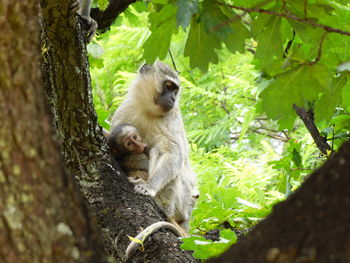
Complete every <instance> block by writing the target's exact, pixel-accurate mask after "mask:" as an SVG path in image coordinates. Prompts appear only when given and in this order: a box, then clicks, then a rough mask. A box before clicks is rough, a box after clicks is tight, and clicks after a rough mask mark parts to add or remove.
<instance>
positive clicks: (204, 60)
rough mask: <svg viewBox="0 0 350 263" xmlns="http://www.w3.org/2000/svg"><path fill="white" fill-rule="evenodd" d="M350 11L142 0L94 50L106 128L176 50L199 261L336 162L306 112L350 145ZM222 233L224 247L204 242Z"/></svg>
mask: <svg viewBox="0 0 350 263" xmlns="http://www.w3.org/2000/svg"><path fill="white" fill-rule="evenodd" d="M305 3H306V4H305ZM348 10H349V4H348V2H347V1H343V0H339V1H332V0H312V1H304V0H295V1H282V0H276V1H273V0H271V1H263V0H247V1H242V0H234V1H233V0H232V1H231V0H225V1H224V0H222V1H221V3H220V1H211V0H203V1H198V0H188V1H184V0H153V1H146V2H136V3H135V4H134V5H132V6H131V7H130V8H128V10H126V11H125V12H124V13H123V15H121V16H120V17H119V18H118V20H117V21H116V24H115V25H114V26H113V27H112V28H111V30H110V31H109V32H108V33H106V34H104V35H103V36H101V38H100V39H98V40H96V41H95V42H94V43H93V44H91V45H90V47H89V52H90V63H91V66H92V67H93V70H92V76H93V77H92V80H93V86H94V91H93V92H94V100H95V101H94V102H95V105H96V110H97V112H98V116H99V120H100V123H101V125H102V126H104V127H105V128H109V125H108V120H109V119H110V118H111V113H113V112H114V110H115V109H116V107H117V106H118V105H119V104H120V102H121V101H122V99H123V95H124V94H125V91H126V87H127V86H128V84H129V83H130V81H131V79H132V78H133V77H134V72H135V71H136V69H137V67H138V66H139V65H140V64H141V63H142V62H143V61H144V60H146V61H148V62H153V61H154V60H156V59H158V58H159V59H162V60H165V61H166V62H167V63H168V64H172V61H171V59H170V57H169V55H168V51H169V49H170V50H171V53H172V54H173V57H174V59H175V63H176V66H177V69H178V70H179V71H180V72H181V73H180V77H181V81H182V95H181V96H182V99H181V110H182V113H183V118H184V122H185V126H186V130H187V135H188V138H189V141H190V143H191V160H192V164H193V167H194V168H195V170H196V172H197V174H198V178H199V185H200V192H201V195H200V198H199V200H198V202H197V204H196V207H195V209H194V210H193V215H192V222H191V230H192V233H193V234H194V236H191V237H189V238H184V239H183V242H184V243H183V245H182V248H183V249H189V250H193V251H194V256H195V257H197V258H200V259H206V258H208V257H212V256H214V255H218V254H220V253H221V252H222V251H223V250H225V249H226V248H227V247H228V246H229V245H230V244H232V243H233V242H236V235H234V233H233V232H232V229H233V230H248V229H250V228H251V227H252V226H253V225H254V224H256V223H257V222H258V221H259V220H261V219H262V218H264V217H265V216H266V215H267V214H268V213H269V212H270V211H271V209H272V206H273V204H275V203H276V202H278V201H280V200H282V199H283V198H285V197H286V196H288V195H289V194H290V193H291V192H292V191H293V190H294V189H295V188H296V187H298V186H299V185H300V184H301V183H302V182H303V180H304V178H305V176H306V175H307V174H309V173H310V172H311V171H312V170H314V169H315V168H317V167H318V166H319V165H320V163H322V161H323V160H324V157H322V156H320V154H319V151H318V149H317V148H316V146H315V144H314V142H313V139H312V137H311V136H310V134H309V133H308V131H307V130H306V128H305V127H304V125H303V124H302V123H301V121H300V120H299V119H298V118H297V114H296V113H295V111H294V109H293V105H294V104H295V105H297V106H298V107H303V108H304V109H307V110H310V109H312V111H313V112H314V117H315V122H316V125H317V127H319V129H320V131H321V135H322V136H324V137H325V138H326V139H327V140H328V142H329V143H330V144H331V146H332V147H333V148H334V149H337V148H338V147H339V145H340V144H341V143H342V142H343V141H344V140H346V139H348V138H349V137H350V134H349V129H350V81H349V76H348V73H349V71H350V63H349V61H350V53H349V52H348V51H349V48H350V37H349V35H350V33H349V32H348V31H346V30H348V29H349V26H348V25H349V24H350V12H349V11H348ZM247 50H248V51H250V52H247ZM103 51H104V52H103ZM227 228H229V229H227ZM213 229H220V230H221V232H220V239H219V241H210V240H207V239H205V238H204V237H202V236H203V234H204V233H205V232H207V231H208V230H213Z"/></svg>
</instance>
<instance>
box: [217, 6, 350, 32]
mask: <svg viewBox="0 0 350 263" xmlns="http://www.w3.org/2000/svg"><path fill="white" fill-rule="evenodd" d="M216 2H217V3H218V4H219V5H225V6H227V7H230V8H233V9H237V10H242V11H245V12H247V13H253V12H256V13H261V14H269V15H274V16H279V17H284V18H286V19H291V20H295V21H298V22H301V23H306V24H309V25H311V26H314V27H319V28H322V29H323V30H325V31H327V32H329V33H337V34H341V35H345V36H350V32H349V31H344V30H341V29H337V28H333V27H330V26H326V25H323V24H319V23H316V22H314V21H312V20H309V19H308V18H301V17H298V16H295V15H292V14H282V13H278V12H275V11H271V10H266V9H261V8H254V7H251V8H249V7H243V6H235V5H230V4H226V3H222V2H219V1H216Z"/></svg>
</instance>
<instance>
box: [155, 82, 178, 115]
mask: <svg viewBox="0 0 350 263" xmlns="http://www.w3.org/2000/svg"><path fill="white" fill-rule="evenodd" d="M178 92H179V86H178V85H177V84H176V83H174V82H173V81H171V80H165V81H163V84H162V92H161V93H160V94H159V96H158V97H156V98H155V99H154V103H155V104H157V105H159V106H161V108H162V109H163V111H164V112H168V111H170V110H171V109H172V108H173V107H174V104H175V101H176V96H177V93H178Z"/></svg>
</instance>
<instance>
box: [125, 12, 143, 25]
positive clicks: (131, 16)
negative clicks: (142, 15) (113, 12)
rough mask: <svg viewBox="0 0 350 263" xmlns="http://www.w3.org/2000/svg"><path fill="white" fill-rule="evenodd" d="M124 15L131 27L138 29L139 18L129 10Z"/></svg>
mask: <svg viewBox="0 0 350 263" xmlns="http://www.w3.org/2000/svg"><path fill="white" fill-rule="evenodd" d="M123 14H124V16H125V18H126V19H127V20H128V21H129V23H130V25H131V26H134V27H137V26H138V25H139V24H140V20H139V18H138V17H137V16H136V15H135V14H134V13H133V12H132V11H131V10H130V9H129V8H128V9H126V10H125V11H124V12H123Z"/></svg>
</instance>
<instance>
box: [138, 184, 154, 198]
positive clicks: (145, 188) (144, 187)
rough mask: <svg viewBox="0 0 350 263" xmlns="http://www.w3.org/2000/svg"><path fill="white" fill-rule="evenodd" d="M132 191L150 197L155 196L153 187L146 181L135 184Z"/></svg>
mask: <svg viewBox="0 0 350 263" xmlns="http://www.w3.org/2000/svg"><path fill="white" fill-rule="evenodd" d="M134 191H135V193H137V194H141V195H146V196H150V197H155V196H156V192H155V191H154V190H153V189H151V188H150V187H149V185H148V184H147V183H141V184H138V185H135V187H134Z"/></svg>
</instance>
